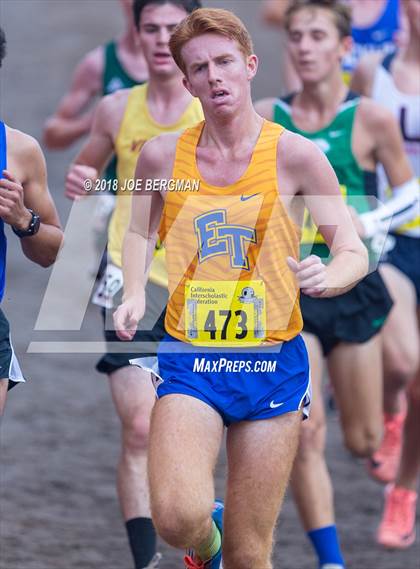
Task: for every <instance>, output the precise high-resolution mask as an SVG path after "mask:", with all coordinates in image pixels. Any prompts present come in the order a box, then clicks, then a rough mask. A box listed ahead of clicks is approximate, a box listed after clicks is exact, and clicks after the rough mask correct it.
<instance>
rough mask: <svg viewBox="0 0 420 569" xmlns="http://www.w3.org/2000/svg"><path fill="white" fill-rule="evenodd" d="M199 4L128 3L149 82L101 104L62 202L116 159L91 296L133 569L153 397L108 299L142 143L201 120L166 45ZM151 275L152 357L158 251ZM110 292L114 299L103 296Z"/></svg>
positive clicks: (144, 556) (159, 298)
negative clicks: (102, 268)
mask: <svg viewBox="0 0 420 569" xmlns="http://www.w3.org/2000/svg"><path fill="white" fill-rule="evenodd" d="M197 6H199V3H198V2H197V0H163V1H162V0H136V1H135V2H134V10H135V17H136V22H137V25H138V27H139V38H140V42H141V45H142V50H143V53H144V56H145V58H146V61H147V64H148V68H149V77H150V80H149V82H148V83H147V84H145V85H141V86H138V87H134V88H133V89H130V90H121V91H118V92H116V93H114V94H112V95H109V96H108V97H106V98H104V99H103V100H102V101H101V103H100V104H99V105H98V108H97V111H96V117H95V121H94V124H93V127H92V131H91V134H90V137H89V139H88V141H87V143H86V144H85V146H84V147H83V148H82V151H81V153H80V154H79V156H78V157H77V158H76V160H75V162H74V164H73V165H72V166H71V168H70V171H69V173H68V176H67V182H66V193H67V195H68V197H70V198H75V197H77V196H80V195H86V191H85V189H84V184H85V181H86V180H91V181H92V184H93V185H94V184H95V183H96V181H97V179H98V176H99V174H100V172H101V170H102V169H103V167H104V166H105V165H106V163H107V160H108V158H109V156H110V155H111V154H112V153H115V154H116V156H117V159H118V160H117V164H118V168H117V177H118V185H119V191H118V194H117V200H116V206H115V210H114V212H113V215H112V218H111V222H110V226H109V233H108V258H109V264H108V268H107V271H106V274H105V280H106V283H105V282H104V283H102V284H103V286H101V285H100V288H99V294H97V295H96V296H97V298H101V299H102V300H103V301H104V302H103V306H104V315H105V322H106V331H105V338H106V340H107V343H108V345H107V350H108V353H107V354H105V356H104V357H103V358H102V359H101V360H100V362H99V363H98V366H97V369H98V370H99V371H100V372H102V373H106V374H108V376H109V382H110V387H111V393H112V397H113V400H114V403H115V407H116V410H117V413H118V416H119V418H120V420H121V425H122V429H123V433H122V453H121V459H120V463H119V468H118V492H119V497H120V502H121V507H122V510H123V515H124V519H125V520H126V527H127V531H128V535H129V539H130V544H131V548H132V551H133V555H134V558H135V561H136V569H140V568H142V567H144V566H146V565H147V563H149V562H150V559H151V558H152V557H153V553H154V549H155V534H154V529H153V526H152V523H151V520H150V511H149V492H148V486H147V482H146V458H147V446H148V431H149V420H150V413H151V409H152V406H153V403H154V400H155V397H154V392H153V387H152V384H151V382H150V375H149V373H147V372H144V371H142V370H140V369H139V368H134V367H132V366H130V365H129V360H130V358H132V357H135V355H134V354H130V353H127V351H125V352H124V349H123V348H124V347H125V346H124V345H122V344H121V342H119V340H118V338H117V336H116V335H115V332H114V330H113V329H112V317H111V314H112V312H111V310H110V308H112V303H113V297H112V295H115V294H116V293H117V290H116V288H115V285H116V283H117V282H119V283H120V285H119V286H120V287H121V286H122V279H121V269H120V267H121V248H122V242H123V237H124V234H125V231H126V229H127V227H128V223H129V219H130V208H131V196H132V194H133V191H130V190H129V188H130V183H131V182H132V181H133V177H134V171H135V165H136V161H137V157H138V153H139V151H140V149H141V147H142V145H143V144H144V142H145V141H146V140H148V139H150V138H152V137H153V136H156V135H158V134H161V133H165V132H173V131H177V130H180V129H183V128H186V127H188V126H191V125H193V124H196V123H197V122H198V121H200V120H201V119H202V116H203V114H202V109H201V105H200V103H199V101H198V100H197V99H193V97H191V95H190V93H188V91H187V90H186V89H185V88H184V86H183V84H182V80H181V78H182V75H181V73H180V71H179V69H178V68H177V66H176V65H175V62H174V60H173V58H172V56H171V54H170V51H169V46H168V41H169V38H170V35H171V33H172V31H173V29H174V28H175V26H176V25H177V24H178V23H179V22H180V21H181V20H182V19H183V18H185V16H186V15H187V13H188V12H191V11H192V10H193V9H194V8H196V7H197ZM125 188H127V189H125ZM87 199H90V198H87ZM150 277H151V283H149V286H148V295H149V298H150V303H149V310H148V314H147V322H143V323H142V330H141V331H139V332H138V334H137V336H136V340H137V341H138V342H144V343H149V347H148V350H149V353H150V354H152V355H153V354H154V352H153V343H156V342H158V341H159V340H160V339H161V337H162V336H163V333H164V331H163V316H164V315H162V316H161V313H162V311H163V310H164V307H165V305H166V300H167V289H166V284H167V277H166V269H165V267H164V259H163V250H162V249H160V250H159V251H158V252H157V255H156V262H155V264H154V267H153V269H152V271H151V275H150ZM111 290H112V294H109V291H111ZM114 300H115V299H114ZM150 344H151V345H150Z"/></svg>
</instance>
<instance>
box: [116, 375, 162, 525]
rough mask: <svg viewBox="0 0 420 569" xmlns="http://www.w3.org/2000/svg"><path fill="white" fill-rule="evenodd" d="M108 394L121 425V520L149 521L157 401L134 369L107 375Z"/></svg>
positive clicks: (145, 379)
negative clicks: (153, 419)
mask: <svg viewBox="0 0 420 569" xmlns="http://www.w3.org/2000/svg"><path fill="white" fill-rule="evenodd" d="M109 379H110V386H111V393H112V397H113V400H114V404H115V408H116V410H117V413H118V416H119V418H120V421H121V426H122V449H121V456H120V461H119V464H118V481H117V488H118V495H119V499H120V504H121V509H122V512H123V516H124V519H125V520H126V521H127V520H130V519H133V518H138V517H147V518H150V504H149V489H148V484H147V449H148V440H149V425H150V416H151V412H152V408H153V405H154V403H155V400H156V396H155V391H154V389H153V384H152V382H151V379H150V374H149V373H147V372H145V371H143V370H141V369H140V368H138V367H135V366H127V367H123V368H121V369H119V370H117V371H115V372H114V373H112V374H111V375H110V378H109Z"/></svg>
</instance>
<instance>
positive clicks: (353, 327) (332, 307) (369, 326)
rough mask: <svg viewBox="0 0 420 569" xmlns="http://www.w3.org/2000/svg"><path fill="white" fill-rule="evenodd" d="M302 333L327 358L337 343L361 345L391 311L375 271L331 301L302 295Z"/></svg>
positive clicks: (330, 299)
mask: <svg viewBox="0 0 420 569" xmlns="http://www.w3.org/2000/svg"><path fill="white" fill-rule="evenodd" d="M300 306H301V310H302V316H303V322H304V324H303V331H304V332H307V333H309V334H314V335H315V336H316V337H317V338H318V339H319V341H320V342H321V344H322V350H323V352H324V356H328V354H329V353H330V352H331V350H332V349H333V348H335V347H336V346H337V344H339V343H340V342H352V343H357V344H363V343H364V342H367V341H368V340H370V338H372V337H373V336H374V335H375V334H377V333H378V332H379V331H380V330H381V328H382V326H383V324H384V323H385V320H386V318H387V316H388V314H389V312H390V310H391V308H392V299H391V297H390V295H389V293H388V290H387V288H386V286H385V283H384V281H383V279H382V277H381V275H380V274H379V272H378V271H375V272H373V273H371V274H369V275H368V276H367V277H365V278H364V279H363V280H362V281H360V283H359V284H357V285H356V286H355V287H354V288H352V289H351V290H350V291H349V292H346V293H345V294H342V295H340V296H334V297H332V298H312V297H310V296H306V295H305V294H302V295H301V297H300Z"/></svg>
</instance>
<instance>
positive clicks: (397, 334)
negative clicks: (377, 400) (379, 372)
mask: <svg viewBox="0 0 420 569" xmlns="http://www.w3.org/2000/svg"><path fill="white" fill-rule="evenodd" d="M380 271H381V275H382V277H383V279H384V281H385V283H386V285H387V287H388V290H389V292H390V294H391V296H392V299H393V301H394V306H393V307H392V310H391V313H390V315H389V317H388V319H387V321H386V323H385V325H384V328H383V347H384V411H385V413H388V414H390V415H395V414H397V413H399V412H400V411H401V394H402V392H403V390H404V389H405V387H406V386H407V384H408V382H409V381H411V379H412V378H413V377H414V374H415V373H416V370H417V368H418V366H419V333H418V328H417V319H416V312H415V307H416V302H417V301H416V292H415V289H414V286H413V285H412V283H411V282H410V280H409V279H408V278H407V277H406V276H405V275H404V274H403V273H402V272H401V271H399V270H398V269H396V268H395V267H393V266H391V265H382V266H381V269H380Z"/></svg>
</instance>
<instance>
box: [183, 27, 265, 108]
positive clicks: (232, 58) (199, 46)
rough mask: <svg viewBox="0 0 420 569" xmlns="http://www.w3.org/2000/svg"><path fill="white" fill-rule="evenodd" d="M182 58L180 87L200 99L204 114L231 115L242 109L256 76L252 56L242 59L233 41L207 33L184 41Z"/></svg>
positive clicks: (256, 60)
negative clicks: (183, 72)
mask: <svg viewBox="0 0 420 569" xmlns="http://www.w3.org/2000/svg"><path fill="white" fill-rule="evenodd" d="M182 58H183V60H184V63H185V67H186V71H187V75H186V77H185V78H184V85H185V86H186V88H187V89H188V91H190V93H191V94H192V95H193V96H194V97H198V98H199V99H200V101H201V104H202V105H203V109H204V111H205V113H210V114H214V115H231V114H234V113H235V112H236V110H237V109H238V108H241V107H243V105H244V102H246V101H247V100H248V98H249V96H250V90H251V81H252V79H253V78H254V76H255V74H256V72H257V68H258V59H257V56H256V55H250V56H248V57H245V55H244V53H243V52H242V51H241V49H240V47H239V45H238V43H237V42H236V41H235V40H232V39H229V38H227V37H224V36H222V35H217V34H213V33H209V34H203V35H201V36H198V37H195V38H193V39H191V40H190V41H188V42H187V43H186V44H185V45H184V47H183V48H182Z"/></svg>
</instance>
